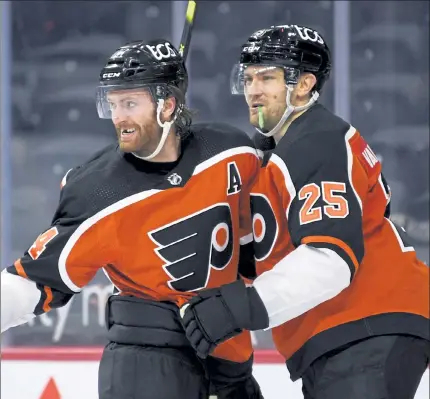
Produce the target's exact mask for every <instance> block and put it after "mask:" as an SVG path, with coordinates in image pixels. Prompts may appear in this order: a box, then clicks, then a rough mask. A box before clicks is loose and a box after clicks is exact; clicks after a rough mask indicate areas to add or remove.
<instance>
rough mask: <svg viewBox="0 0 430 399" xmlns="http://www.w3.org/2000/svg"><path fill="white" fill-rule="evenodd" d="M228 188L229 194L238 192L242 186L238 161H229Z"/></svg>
mask: <svg viewBox="0 0 430 399" xmlns="http://www.w3.org/2000/svg"><path fill="white" fill-rule="evenodd" d="M227 176H228V188H227V195H231V194H236V193H238V192H239V191H240V189H241V188H242V180H241V179H240V173H239V169H238V168H237V165H236V162H229V163H228V165H227Z"/></svg>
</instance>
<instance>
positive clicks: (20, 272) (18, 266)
mask: <svg viewBox="0 0 430 399" xmlns="http://www.w3.org/2000/svg"><path fill="white" fill-rule="evenodd" d="M13 265H14V266H15V269H16V272H17V273H18V275H19V276H21V277H23V278H28V276H27V273H26V272H25V270H24V268H23V267H22V263H21V259H17V260H16V261H15V263H14V264H13Z"/></svg>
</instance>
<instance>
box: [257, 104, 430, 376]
mask: <svg viewBox="0 0 430 399" xmlns="http://www.w3.org/2000/svg"><path fill="white" fill-rule="evenodd" d="M390 198H391V193H390V190H389V188H388V185H387V183H386V182H385V180H384V178H383V176H382V173H381V164H380V162H379V160H378V159H377V157H376V156H375V154H374V153H373V151H372V150H371V148H370V147H369V145H368V144H367V143H366V141H365V140H364V139H363V137H362V136H361V135H360V134H359V132H358V131H357V130H356V129H355V128H354V127H352V126H350V124H348V123H346V122H345V121H343V120H342V119H340V118H338V117H337V116H335V115H333V114H332V113H331V112H329V111H328V110H327V109H325V108H324V107H323V106H322V105H319V104H316V105H314V106H313V107H312V108H310V109H309V110H308V111H306V112H305V113H303V114H302V115H301V116H300V117H299V118H297V119H296V120H295V121H293V123H292V124H291V126H290V127H289V129H288V131H287V133H286V134H285V136H284V137H283V138H282V139H281V140H280V141H279V143H278V144H277V146H276V148H274V149H272V150H270V151H266V153H265V156H264V161H263V168H262V171H261V173H260V175H259V179H258V182H257V184H256V185H255V186H254V188H253V189H252V192H251V204H252V206H251V208H252V213H253V229H254V248H255V258H256V260H257V272H258V274H260V275H261V274H262V273H264V272H265V271H267V270H271V269H272V268H273V267H274V266H275V265H277V264H279V262H281V261H283V260H284V259H287V258H288V255H289V254H292V253H293V251H294V250H295V249H296V248H298V247H299V246H301V245H307V246H311V247H316V248H327V249H330V250H332V251H334V252H336V254H338V255H339V256H340V257H341V258H342V259H343V260H344V261H345V267H347V268H348V269H349V272H350V279H351V284H350V285H349V286H348V287H347V288H346V289H344V290H343V291H342V292H341V293H340V294H339V295H337V296H335V297H334V298H332V299H330V300H327V301H326V302H323V303H320V304H319V305H318V306H316V307H314V308H312V309H311V310H309V311H306V312H305V313H303V314H301V315H300V316H298V317H295V318H293V319H290V320H289V321H287V322H286V323H284V324H282V325H280V326H279V327H275V328H274V329H273V338H274V341H275V344H276V346H277V348H278V350H279V351H280V352H281V353H282V354H283V355H284V357H285V358H286V359H287V364H288V367H289V369H290V372H291V375H292V378H293V379H297V378H298V377H299V376H300V374H301V373H302V372H303V371H304V370H305V369H306V367H307V366H308V365H309V364H310V363H311V362H312V361H313V360H315V359H316V358H317V357H319V356H321V355H322V354H324V353H326V352H328V351H330V350H333V349H335V348H337V347H339V346H341V345H344V344H347V343H348V342H352V341H354V340H359V339H363V338H365V337H367V336H372V335H378V334H392V333H398V334H399V333H404V334H413V335H417V336H420V337H423V338H427V339H429V329H428V326H429V324H428V323H429V320H428V319H429V284H428V282H429V269H428V267H427V266H426V265H425V264H424V263H423V262H421V261H420V260H418V259H417V257H416V253H415V251H414V250H413V248H412V247H411V246H410V245H409V244H408V242H407V237H406V234H405V232H404V231H403V230H402V229H400V228H398V227H396V226H395V225H394V224H393V222H392V221H390V220H389V203H390ZM296 259H297V258H296ZM289 266H291V267H296V268H298V269H299V268H300V264H295V265H289ZM257 288H258V287H257Z"/></svg>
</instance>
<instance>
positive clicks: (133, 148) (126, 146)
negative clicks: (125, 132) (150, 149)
mask: <svg viewBox="0 0 430 399" xmlns="http://www.w3.org/2000/svg"><path fill="white" fill-rule="evenodd" d="M118 142H119V148H120V149H121V151H123V152H138V151H139V146H138V145H137V144H135V143H133V142H124V141H121V140H118Z"/></svg>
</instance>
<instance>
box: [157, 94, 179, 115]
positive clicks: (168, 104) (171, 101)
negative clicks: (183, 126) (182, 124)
mask: <svg viewBox="0 0 430 399" xmlns="http://www.w3.org/2000/svg"><path fill="white" fill-rule="evenodd" d="M175 108H176V98H175V97H173V96H170V97H167V98H166V100H165V101H164V105H163V110H162V111H161V115H162V117H163V120H164V121H170V120H171V119H172V118H173V114H174V113H175Z"/></svg>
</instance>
